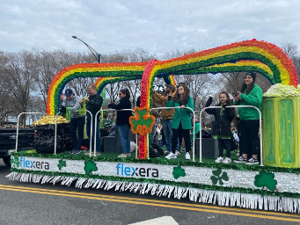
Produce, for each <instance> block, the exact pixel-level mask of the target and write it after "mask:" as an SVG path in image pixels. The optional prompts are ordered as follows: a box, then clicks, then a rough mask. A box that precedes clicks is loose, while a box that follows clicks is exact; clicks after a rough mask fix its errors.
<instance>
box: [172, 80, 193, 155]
mask: <svg viewBox="0 0 300 225" xmlns="http://www.w3.org/2000/svg"><path fill="white" fill-rule="evenodd" d="M166 106H167V107H180V108H176V109H175V114H174V117H173V120H172V129H173V137H172V152H170V153H169V155H167V156H166V159H176V158H177V156H176V154H175V150H176V145H177V139H178V137H179V136H180V134H182V136H183V138H184V142H185V148H186V153H185V159H187V160H189V159H191V156H190V152H191V138H190V130H191V129H192V117H191V114H192V111H191V110H190V109H187V107H188V108H191V109H192V110H194V102H193V98H192V97H190V90H189V88H188V87H187V85H186V84H183V83H180V84H179V85H178V86H177V91H176V92H175V93H173V94H170V95H169V96H168V100H167V105H166ZM168 110H172V108H170V109H168Z"/></svg>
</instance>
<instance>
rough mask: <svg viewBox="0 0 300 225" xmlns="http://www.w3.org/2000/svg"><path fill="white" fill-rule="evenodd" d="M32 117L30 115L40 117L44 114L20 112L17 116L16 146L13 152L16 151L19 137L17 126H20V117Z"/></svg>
mask: <svg viewBox="0 0 300 225" xmlns="http://www.w3.org/2000/svg"><path fill="white" fill-rule="evenodd" d="M25 114H26V115H32V114H41V115H45V114H46V113H45V112H22V113H20V114H19V115H18V118H17V131H16V146H15V152H17V151H18V137H19V125H20V117H21V116H22V115H25Z"/></svg>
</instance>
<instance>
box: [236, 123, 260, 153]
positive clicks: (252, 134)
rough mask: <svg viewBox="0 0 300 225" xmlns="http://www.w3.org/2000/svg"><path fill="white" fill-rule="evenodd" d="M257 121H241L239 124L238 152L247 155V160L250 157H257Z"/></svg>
mask: <svg viewBox="0 0 300 225" xmlns="http://www.w3.org/2000/svg"><path fill="white" fill-rule="evenodd" d="M258 130H259V120H241V121H240V124H239V130H238V133H239V137H240V151H241V153H242V154H247V156H248V158H250V157H252V155H259V137H258Z"/></svg>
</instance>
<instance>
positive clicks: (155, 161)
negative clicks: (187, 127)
mask: <svg viewBox="0 0 300 225" xmlns="http://www.w3.org/2000/svg"><path fill="white" fill-rule="evenodd" d="M11 155H12V156H18V157H20V156H22V157H37V158H48V159H49V158H50V159H68V160H83V161H94V162H123V163H148V164H160V165H174V166H194V167H201V168H220V169H222V170H224V169H232V170H239V171H258V172H269V173H274V172H278V173H294V174H297V175H298V174H299V173H300V168H282V167H270V166H259V165H257V166H247V165H244V164H229V165H228V164H220V163H219V164H217V163H200V162H191V161H173V160H167V159H164V160H161V159H135V158H118V157H101V156H96V157H89V156H81V155H71V154H66V153H60V154H57V155H53V154H38V153H26V152H24V151H21V152H12V153H11Z"/></svg>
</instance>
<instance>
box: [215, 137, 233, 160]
mask: <svg viewBox="0 0 300 225" xmlns="http://www.w3.org/2000/svg"><path fill="white" fill-rule="evenodd" d="M218 145H219V156H221V157H223V150H224V148H225V149H226V157H228V158H230V151H231V139H222V138H218Z"/></svg>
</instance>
